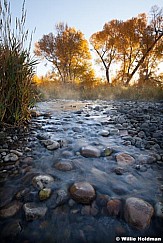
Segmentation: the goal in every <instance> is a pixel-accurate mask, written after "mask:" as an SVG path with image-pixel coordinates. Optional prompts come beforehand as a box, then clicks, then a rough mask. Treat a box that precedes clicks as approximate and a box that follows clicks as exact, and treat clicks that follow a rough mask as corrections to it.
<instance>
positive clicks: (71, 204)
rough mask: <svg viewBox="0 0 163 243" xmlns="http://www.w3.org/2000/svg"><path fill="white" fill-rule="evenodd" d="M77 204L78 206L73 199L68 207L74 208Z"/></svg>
mask: <svg viewBox="0 0 163 243" xmlns="http://www.w3.org/2000/svg"><path fill="white" fill-rule="evenodd" d="M75 204H76V202H75V201H74V200H73V199H72V198H71V199H70V200H69V201H68V205H69V206H70V207H73V206H74V205H75Z"/></svg>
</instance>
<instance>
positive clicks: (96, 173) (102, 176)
mask: <svg viewBox="0 0 163 243" xmlns="http://www.w3.org/2000/svg"><path fill="white" fill-rule="evenodd" d="M91 173H92V175H93V177H95V178H96V180H98V181H100V182H103V183H106V182H107V180H108V174H107V173H106V172H104V171H102V170H99V169H97V168H94V167H93V168H92V169H91Z"/></svg>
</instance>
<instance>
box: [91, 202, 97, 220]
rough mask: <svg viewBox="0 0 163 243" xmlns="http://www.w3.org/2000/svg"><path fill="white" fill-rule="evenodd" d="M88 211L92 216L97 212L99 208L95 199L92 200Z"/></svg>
mask: <svg viewBox="0 0 163 243" xmlns="http://www.w3.org/2000/svg"><path fill="white" fill-rule="evenodd" d="M90 213H91V215H93V216H96V215H97V214H98V213H99V209H98V206H97V204H96V202H95V201H93V202H92V205H91V211H90Z"/></svg>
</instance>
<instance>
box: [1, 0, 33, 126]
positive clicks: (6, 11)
mask: <svg viewBox="0 0 163 243" xmlns="http://www.w3.org/2000/svg"><path fill="white" fill-rule="evenodd" d="M24 4H25V2H23V6H22V16H21V19H18V18H16V26H15V27H13V29H12V16H11V12H10V3H8V2H7V0H4V1H3V3H2V1H1V0H0V36H1V38H0V122H1V123H7V124H12V125H20V124H22V123H24V122H26V121H27V120H28V119H29V117H30V112H29V108H30V107H31V106H32V105H33V102H34V99H35V93H34V91H33V83H32V77H33V74H34V67H35V64H36V61H35V60H32V58H31V57H30V45H31V41H30V42H29V45H28V48H27V47H26V48H25V43H26V41H27V40H28V30H27V31H25V29H24V25H25V19H26V12H25V10H24ZM31 36H32V34H31Z"/></svg>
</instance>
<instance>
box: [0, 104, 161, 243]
mask: <svg viewBox="0 0 163 243" xmlns="http://www.w3.org/2000/svg"><path fill="white" fill-rule="evenodd" d="M35 109H36V111H37V112H38V113H39V115H37V116H36V117H33V118H32V121H31V123H30V125H29V129H27V132H26V133H24V135H21V136H19V135H18V140H17V141H16V142H14V139H13V141H12V142H11V143H10V144H9V146H8V148H7V149H6V150H5V152H4V148H3V145H1V163H2V164H3V170H4V169H5V166H4V161H3V160H4V156H6V154H8V153H9V151H10V150H11V149H15V150H16V151H19V152H22V155H21V156H20V157H19V160H18V161H17V167H16V168H18V169H17V170H18V173H15V174H14V173H13V174H11V173H8V172H6V177H4V178H3V179H2V180H1V189H0V193H1V194H0V195H1V208H0V210H1V209H2V210H1V212H3V208H6V207H7V206H8V205H10V204H11V205H12V204H13V202H15V201H16V202H19V203H21V206H20V209H19V210H16V213H13V215H10V216H5V215H3V214H2V213H0V215H1V218H0V219H1V220H0V226H1V229H2V230H1V236H0V239H1V242H24V243H27V242H30V243H32V242H58V243H60V242H74V243H76V242H89V243H90V242H108V243H109V242H116V237H122V236H130V237H140V236H141V237H145V236H149V237H161V236H162V218H161V217H158V216H157V215H156V214H154V215H153V217H152V219H151V222H150V225H149V226H148V227H147V228H146V229H144V230H138V229H135V228H134V227H133V226H132V225H129V224H128V223H127V222H126V220H125V219H124V205H125V201H126V199H127V198H129V197H136V198H141V199H143V200H145V201H147V202H148V203H150V204H151V205H152V206H153V208H155V205H156V204H157V203H158V202H161V203H162V202H163V198H162V189H163V188H162V181H163V177H162V170H163V142H162V140H161V136H160V133H161V129H162V128H163V112H162V105H161V103H150V102H131V101H119V102H118V101H100V100H97V101H67V100H53V101H48V102H40V103H38V104H37V106H36V107H35ZM11 139H12V135H11ZM48 139H50V140H51V141H57V142H58V143H59V145H60V146H59V148H57V149H55V150H49V149H47V147H46V146H45V144H43V142H42V141H45V140H48ZM87 146H92V147H95V148H97V149H98V150H99V151H100V156H98V157H92V156H86V157H85V156H83V155H82V154H81V148H83V147H87ZM106 148H107V149H109V151H110V150H111V154H109V155H106V154H105V151H106ZM2 153H3V155H2ZM4 153H6V154H4ZM119 153H127V154H129V155H131V156H132V157H133V158H134V163H132V164H129V165H127V166H123V165H118V164H117V160H116V156H117V154H119ZM18 162H19V163H18ZM14 163H15V162H14ZM57 163H63V164H64V163H65V164H68V165H71V166H72V167H71V169H68V170H67V169H63V168H61V169H58V168H57V166H56V165H57ZM10 165H13V163H10ZM14 166H16V165H15V164H14ZM14 168H15V167H14ZM6 171H7V167H6ZM13 171H14V170H13ZM37 175H50V176H52V177H53V179H54V181H53V182H52V183H51V184H50V186H49V187H50V189H51V192H52V193H51V196H50V197H49V198H48V199H46V200H43V201H41V200H40V199H39V196H38V193H39V190H38V188H36V187H35V186H34V185H33V178H34V177H35V176H37ZM83 181H84V182H89V183H90V184H91V185H92V186H93V188H94V189H95V191H96V199H95V200H94V201H93V202H92V204H91V205H83V204H81V203H78V202H76V201H74V200H73V199H72V196H71V194H70V191H69V189H70V187H71V185H72V184H73V183H75V182H83ZM58 191H59V192H61V193H58ZM57 193H58V194H57ZM20 194H21V196H20ZM18 195H19V196H18ZM109 199H119V200H121V203H122V209H121V211H120V213H119V215H118V216H115V215H113V216H111V215H109V214H108V211H107V206H106V203H107V200H109ZM26 203H35V205H36V207H38V208H39V207H45V208H46V209H47V211H46V214H45V215H44V216H42V217H40V218H39V219H36V220H27V218H26V216H25V210H24V204H26Z"/></svg>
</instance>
